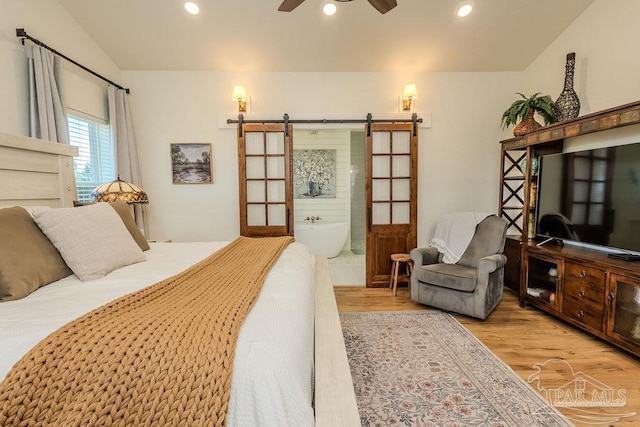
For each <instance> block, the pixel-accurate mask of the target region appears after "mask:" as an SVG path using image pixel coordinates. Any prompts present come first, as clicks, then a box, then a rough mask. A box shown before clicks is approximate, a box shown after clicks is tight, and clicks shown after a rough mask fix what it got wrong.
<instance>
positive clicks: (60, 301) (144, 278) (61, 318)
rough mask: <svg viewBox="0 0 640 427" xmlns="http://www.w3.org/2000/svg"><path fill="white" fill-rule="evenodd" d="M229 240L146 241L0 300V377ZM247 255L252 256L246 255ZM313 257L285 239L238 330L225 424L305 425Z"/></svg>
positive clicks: (309, 412) (308, 419) (308, 418)
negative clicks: (63, 330) (115, 261)
mask: <svg viewBox="0 0 640 427" xmlns="http://www.w3.org/2000/svg"><path fill="white" fill-rule="evenodd" d="M227 243H228V242H202V243H152V244H151V249H150V250H149V251H146V252H145V255H146V258H147V261H146V262H141V263H138V264H133V265H130V266H127V267H123V268H120V269H118V270H116V271H113V272H112V273H110V274H108V275H107V276H106V277H104V278H102V279H98V280H92V281H88V282H81V281H79V280H78V279H77V278H76V277H75V276H74V275H71V276H69V277H66V278H64V279H62V280H59V281H57V282H54V283H51V284H49V285H47V286H44V287H42V288H40V289H38V290H37V291H36V292H34V293H32V294H31V295H29V296H28V297H26V298H23V299H20V300H16V301H8V302H3V303H1V304H0V343H2V345H1V346H0V380H2V379H4V377H5V376H6V374H7V372H8V371H9V370H10V369H11V367H12V366H13V364H14V363H15V362H17V361H18V360H19V359H20V358H21V357H22V355H24V354H25V353H26V352H28V351H29V349H31V348H32V347H33V346H34V345H35V344H37V343H38V342H39V341H40V340H42V339H43V338H45V337H46V336H47V335H48V334H50V333H51V332H53V331H55V330H56V329H58V328H59V327H61V326H63V325H65V324H66V323H68V322H70V321H72V320H74V319H76V318H77V317H79V316H81V315H83V314H84V313H86V312H88V311H91V310H93V309H95V308H97V307H99V306H101V305H104V304H106V303H108V302H110V301H112V300H113V299H115V298H118V297H121V296H123V295H126V294H128V293H131V292H134V291H137V290H139V289H142V288H144V287H146V286H149V285H152V284H154V283H157V282H159V281H161V280H162V279H165V278H167V277H170V276H172V275H174V274H177V273H179V272H180V271H182V270H184V269H186V268H188V267H189V266H191V265H193V264H195V263H196V262H198V261H200V260H202V259H204V258H205V257H207V256H208V255H210V254H211V253H212V252H214V251H216V250H218V249H220V248H222V247H223V246H225V245H226V244H227ZM247 262H251V260H250V259H248V260H247ZM313 277H314V258H313V255H311V253H310V252H309V250H308V249H307V247H306V246H304V245H302V244H299V243H292V244H291V245H289V246H288V247H287V248H286V249H285V251H284V252H283V254H282V256H281V257H280V259H279V260H278V262H277V263H276V264H275V266H274V267H273V269H272V270H271V271H270V272H269V275H268V276H267V279H266V281H265V283H264V285H263V288H262V290H261V291H260V295H259V296H258V299H257V301H256V302H255V304H254V306H253V308H252V309H251V311H250V312H249V314H248V316H247V317H246V319H245V322H244V324H243V326H242V328H241V329H240V335H239V338H238V343H237V347H236V354H235V359H234V368H233V375H232V385H231V396H230V400H229V411H228V415H227V422H226V425H227V426H256V425H260V426H276V425H277V426H311V425H313V423H314V414H313V408H312V398H313V395H312V382H311V378H312V370H313V330H314V301H313V296H314V282H313Z"/></svg>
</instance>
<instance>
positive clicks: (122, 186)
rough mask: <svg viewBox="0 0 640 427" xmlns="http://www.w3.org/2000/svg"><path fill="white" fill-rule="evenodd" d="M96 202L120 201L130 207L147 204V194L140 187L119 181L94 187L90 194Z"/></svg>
mask: <svg viewBox="0 0 640 427" xmlns="http://www.w3.org/2000/svg"><path fill="white" fill-rule="evenodd" d="M91 197H93V198H94V199H95V200H96V202H115V201H116V200H121V201H123V202H125V203H128V204H130V205H132V204H146V203H149V198H148V197H147V193H145V192H144V190H143V189H142V188H140V187H138V186H137V185H135V184H132V183H130V182H126V181H123V180H121V179H120V176H118V178H117V179H116V180H115V181H112V182H108V183H106V184H102V185H100V186H98V187H96V188H95V189H94V190H93V191H92V192H91Z"/></svg>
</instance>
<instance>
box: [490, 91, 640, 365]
mask: <svg viewBox="0 0 640 427" xmlns="http://www.w3.org/2000/svg"><path fill="white" fill-rule="evenodd" d="M635 124H640V101H637V102H633V103H630V104H625V105H621V106H618V107H615V108H610V109H608V110H603V111H599V112H596V113H592V114H588V115H585V116H582V117H578V118H576V119H574V120H569V121H566V122H561V123H555V124H552V125H549V126H546V127H544V128H541V129H539V130H537V131H534V132H531V133H528V134H526V135H524V136H522V137H519V138H510V139H506V140H503V141H501V142H500V144H501V160H500V168H501V169H500V170H501V175H500V176H501V178H500V200H499V206H498V212H500V214H501V216H502V217H504V218H505V219H507V221H508V222H509V233H508V234H509V235H510V236H509V239H510V240H511V241H512V242H511V243H512V244H511V248H510V250H509V251H508V253H507V257H508V261H507V262H508V263H512V271H511V276H514V273H515V272H517V271H518V269H517V268H516V267H515V266H514V265H513V264H515V263H518V264H519V265H518V267H519V273H520V278H519V282H520V283H519V284H515V283H513V282H514V277H510V280H509V286H510V287H511V288H515V287H516V286H518V285H519V295H520V305H521V306H522V307H524V306H525V305H526V304H530V305H533V306H535V307H537V308H539V309H541V310H544V311H546V312H548V313H550V314H553V315H554V316H556V317H558V318H561V319H563V320H565V321H567V322H569V323H571V324H572V325H574V326H576V327H578V328H581V329H583V330H585V331H588V332H590V333H592V334H594V335H596V336H598V337H600V338H602V339H604V340H606V341H608V342H610V343H612V344H615V345H617V346H619V347H621V348H623V349H625V350H627V351H629V352H631V353H633V354H635V355H636V356H640V303H637V302H635V300H634V301H631V302H629V301H627V300H629V295H630V294H633V295H636V294H637V295H640V263H633V262H624V261H619V260H613V259H611V258H608V257H607V256H606V254H603V253H601V252H597V251H593V250H589V249H583V248H579V247H564V248H563V247H558V246H554V245H548V246H547V245H545V246H542V247H538V246H537V245H536V242H535V241H534V239H535V232H534V230H535V221H536V218H535V213H536V206H535V200H536V195H535V194H532V187H534V189H535V186H533V184H534V183H536V182H537V176H536V174H535V173H534V172H535V171H534V170H533V169H532V163H533V162H532V159H534V158H538V157H539V156H542V155H545V154H553V153H560V152H562V151H563V144H564V139H565V138H569V137H576V136H581V135H586V134H590V133H594V132H600V131H604V130H609V129H615V128H619V127H623V126H629V125H635ZM639 137H640V133H639ZM534 191H535V190H534ZM516 242H518V243H520V245H519V251H518V245H517V244H516ZM549 266H553V268H555V270H556V272H555V274H556V276H550V275H549V273H548V271H546V270H549V269H550V268H551V267H549ZM547 267H549V268H547ZM515 274H516V275H517V273H515ZM538 288H540V289H542V290H543V291H544V290H546V291H551V293H553V297H552V299H553V300H552V301H551V300H550V299H549V298H548V294H549V293H550V292H547V293H545V294H544V295H543V296H542V297H541V296H540V295H534V294H535V293H536V292H538V291H539V290H540V289H538ZM534 289H535V290H534ZM629 307H631V308H629Z"/></svg>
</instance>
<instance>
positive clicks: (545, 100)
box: [502, 92, 553, 136]
mask: <svg viewBox="0 0 640 427" xmlns="http://www.w3.org/2000/svg"><path fill="white" fill-rule="evenodd" d="M516 93H517V94H518V95H520V96H521V97H522V99H518V100H516V101H514V102H513V104H511V106H510V107H509V108H508V109H507V111H505V112H504V113H503V114H502V129H505V128H506V127H507V126H511V125H516V126H515V127H514V128H513V136H522V135H524V134H525V133H529V132H531V131H534V130H536V129H538V128H541V127H542V125H541V124H540V123H538V122H537V121H536V120H535V119H534V118H533V115H534V114H535V113H538V114H540V116H541V117H542V119H543V120H544V124H545V126H546V125H548V124H549V123H553V100H552V99H551V97H550V96H549V95H544V96H541V95H540V92H538V93H534V94H533V95H531V96H530V97H528V98H527V97H526V96H525V95H523V94H521V93H520V92H516Z"/></svg>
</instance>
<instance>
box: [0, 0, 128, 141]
mask: <svg viewBox="0 0 640 427" xmlns="http://www.w3.org/2000/svg"><path fill="white" fill-rule="evenodd" d="M1 1H2V3H1V7H0V94H2V97H1V99H0V132H4V133H11V134H16V135H28V133H29V118H28V117H29V116H28V79H27V59H26V54H25V49H24V47H23V46H22V45H21V43H20V41H19V39H18V38H17V37H16V28H24V29H25V30H26V31H27V33H28V34H29V35H30V36H32V37H35V38H37V39H39V40H41V41H42V42H44V43H46V44H47V45H49V46H51V47H52V48H54V49H56V50H58V51H59V52H61V53H63V54H65V55H67V56H69V57H71V58H72V59H74V60H75V61H77V62H79V63H81V64H83V65H85V66H88V67H89V68H92V69H93V70H95V71H97V72H98V73H100V74H102V75H105V76H106V77H108V78H110V79H112V80H115V81H118V80H119V79H120V70H119V69H118V67H117V66H116V65H115V64H114V63H113V61H111V60H110V59H109V57H108V56H107V55H106V54H105V53H104V52H103V51H102V49H101V48H100V47H99V46H98V45H96V44H95V43H94V42H93V40H92V39H91V38H90V37H89V36H88V35H87V33H86V32H85V31H84V30H83V29H82V28H81V27H80V26H79V25H78V24H77V23H76V22H75V21H74V20H73V18H72V17H71V16H70V15H69V14H68V13H67V12H66V11H65V10H64V9H63V8H62V7H61V6H60V4H59V3H58V2H57V1H53V0H46V1H45V0H1ZM64 67H65V76H64V78H65V91H66V93H67V94H68V96H67V98H68V101H69V103H70V104H72V105H73V106H75V108H78V109H83V110H84V111H85V112H88V113H90V114H94V115H98V116H101V115H104V111H105V110H104V105H105V101H104V100H100V99H98V100H96V97H97V96H98V97H99V95H96V93H100V89H96V82H97V81H98V79H96V78H95V77H92V76H91V75H89V74H87V73H85V72H83V71H81V70H79V69H78V68H77V67H75V66H74V65H72V64H69V63H65V66H64ZM99 84H100V85H102V83H99ZM101 87H102V86H101Z"/></svg>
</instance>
